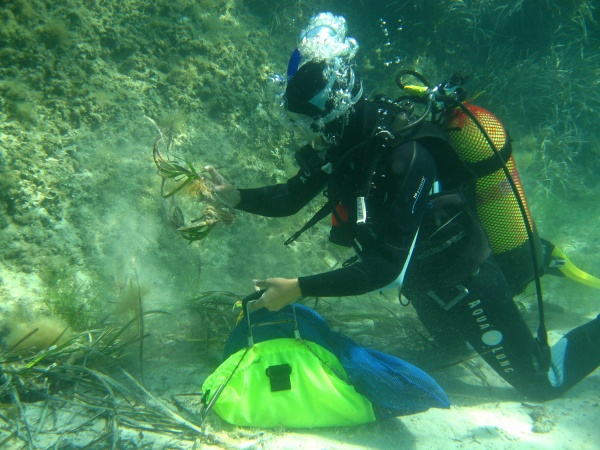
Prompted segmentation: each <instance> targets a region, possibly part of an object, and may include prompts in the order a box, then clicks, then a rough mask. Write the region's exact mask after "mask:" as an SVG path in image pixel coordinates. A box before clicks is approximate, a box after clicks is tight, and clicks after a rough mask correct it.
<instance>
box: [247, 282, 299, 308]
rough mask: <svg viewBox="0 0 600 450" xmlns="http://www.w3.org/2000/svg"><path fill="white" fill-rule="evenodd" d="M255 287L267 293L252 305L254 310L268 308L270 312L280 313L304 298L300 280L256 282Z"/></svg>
mask: <svg viewBox="0 0 600 450" xmlns="http://www.w3.org/2000/svg"><path fill="white" fill-rule="evenodd" d="M254 285H255V286H256V287H257V288H258V289H266V291H265V293H264V294H263V295H262V296H261V297H260V298H259V299H258V300H256V302H254V304H253V305H252V306H253V307H254V309H260V308H267V309H268V310H269V311H279V310H280V309H281V308H283V307H284V306H286V305H289V304H291V303H294V301H295V300H296V299H297V298H298V297H300V296H302V293H301V292H300V285H299V284H298V278H267V279H266V280H254Z"/></svg>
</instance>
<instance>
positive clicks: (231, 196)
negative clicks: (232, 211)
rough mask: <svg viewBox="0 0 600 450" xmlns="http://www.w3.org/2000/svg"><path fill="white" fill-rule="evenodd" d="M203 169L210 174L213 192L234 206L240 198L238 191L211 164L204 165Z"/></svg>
mask: <svg viewBox="0 0 600 450" xmlns="http://www.w3.org/2000/svg"><path fill="white" fill-rule="evenodd" d="M204 170H206V171H207V172H208V173H209V175H210V178H211V181H212V182H213V184H214V192H215V194H217V195H218V196H219V198H220V199H221V200H223V201H224V202H225V203H227V204H228V205H229V206H231V207H232V208H235V207H236V206H237V205H238V203H239V202H240V200H241V196H240V191H238V190H237V189H236V188H235V187H233V184H231V183H230V182H229V181H227V180H226V179H225V178H224V177H223V175H221V174H220V173H219V172H217V169H215V168H214V167H213V166H205V167H204Z"/></svg>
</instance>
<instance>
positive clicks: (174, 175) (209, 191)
mask: <svg viewBox="0 0 600 450" xmlns="http://www.w3.org/2000/svg"><path fill="white" fill-rule="evenodd" d="M147 119H148V120H150V121H151V122H152V123H153V124H154V126H155V127H156V129H157V130H158V137H157V138H156V140H155V141H154V146H153V152H152V153H153V158H154V164H155V165H156V168H157V169H158V174H159V175H160V177H161V178H162V180H161V187H160V194H161V196H162V198H163V199H173V198H174V196H175V194H178V193H184V192H185V193H187V194H188V196H190V197H191V198H192V200H193V201H194V204H193V205H192V207H193V208H194V209H196V208H199V209H203V210H202V215H201V216H200V217H199V218H197V219H192V220H191V221H190V223H186V220H185V215H184V213H183V210H182V208H181V207H180V206H179V205H178V204H175V203H173V204H172V205H171V206H170V207H165V210H166V211H167V217H168V219H169V221H170V222H172V223H173V224H174V225H175V226H176V227H177V229H178V230H179V231H180V232H181V235H182V236H183V238H184V239H187V240H188V241H190V243H191V242H194V241H199V240H201V239H204V238H206V237H207V236H208V234H209V233H210V232H211V230H212V229H213V228H214V227H215V226H216V225H217V224H218V223H224V224H230V223H232V222H233V219H234V215H233V211H232V209H231V207H229V206H228V205H226V204H225V203H224V202H222V201H221V200H220V199H219V197H218V196H216V195H215V194H214V192H213V185H212V183H211V182H210V180H208V179H207V178H206V177H205V176H204V175H202V173H203V172H204V170H202V171H200V172H199V171H197V170H196V168H195V167H194V166H193V165H192V164H191V163H190V162H188V161H181V162H179V161H177V160H173V159H171V158H169V156H168V153H169V150H170V148H171V144H172V142H173V139H172V134H171V131H169V135H168V137H167V138H165V136H164V134H163V132H162V130H161V129H160V128H159V127H158V125H157V124H156V122H154V120H152V119H150V118H149V117H147ZM161 147H162V148H163V149H164V152H163V151H161ZM165 155H167V156H165ZM199 204H202V206H200V205H199Z"/></svg>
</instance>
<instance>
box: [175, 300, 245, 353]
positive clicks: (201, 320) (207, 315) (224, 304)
mask: <svg viewBox="0 0 600 450" xmlns="http://www.w3.org/2000/svg"><path fill="white" fill-rule="evenodd" d="M241 300H242V296H240V295H237V294H234V293H232V292H226V291H206V292H201V293H199V294H198V295H197V296H196V297H194V298H193V299H191V300H189V301H188V302H187V307H188V309H189V310H190V311H191V312H192V313H193V314H194V315H195V318H194V324H195V326H194V330H192V333H193V339H195V340H198V341H202V342H204V343H205V344H206V345H209V344H217V345H218V344H222V343H223V342H225V340H226V339H227V337H228V336H229V335H230V334H231V331H232V330H233V329H234V328H235V325H236V318H237V317H238V316H239V313H240V312H241ZM236 305H240V307H239V309H237V308H236ZM198 333H202V335H200V334H198Z"/></svg>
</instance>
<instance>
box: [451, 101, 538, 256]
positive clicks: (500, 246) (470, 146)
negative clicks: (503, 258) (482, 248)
mask: <svg viewBox="0 0 600 450" xmlns="http://www.w3.org/2000/svg"><path fill="white" fill-rule="evenodd" d="M469 109H470V110H471V111H472V112H473V113H474V114H475V116H476V117H477V118H478V119H479V121H480V122H481V124H482V125H483V127H484V128H485V130H486V131H487V133H488V134H489V135H490V138H491V139H492V142H493V143H494V145H495V146H496V148H497V149H498V150H500V149H501V148H502V147H503V146H504V143H505V142H506V132H505V131H504V127H503V126H502V124H501V123H500V121H499V120H498V119H497V118H496V117H495V116H494V115H493V114H491V113H490V112H488V111H486V110H484V109H482V108H479V107H477V106H473V105H469ZM448 127H449V128H451V130H450V131H449V134H450V138H451V140H452V143H453V144H454V146H455V147H456V150H457V152H458V155H459V157H460V158H461V160H463V161H464V162H467V163H474V162H478V161H481V160H484V159H487V158H489V157H491V156H494V151H493V150H492V149H491V148H490V145H489V144H488V142H487V140H486V139H485V137H484V136H483V134H482V133H481V131H480V130H479V128H477V126H476V125H475V124H474V123H473V121H472V120H471V118H470V117H469V116H467V115H466V114H465V113H463V112H462V111H460V110H457V111H456V112H455V114H454V115H453V116H452V118H451V119H450V121H449V123H448ZM454 128H458V130H452V129H454ZM506 166H507V167H508V170H509V172H510V174H511V177H512V179H513V181H514V183H515V185H516V187H517V191H518V192H519V197H520V198H521V201H522V202H523V205H524V206H525V211H526V213H527V218H528V220H529V224H530V225H531V227H532V228H533V226H534V225H533V220H532V218H531V213H530V211H529V207H528V206H527V201H526V199H525V193H524V192H523V186H522V185H521V179H520V177H519V173H518V172H517V168H516V166H515V162H514V159H513V158H512V156H511V157H510V159H509V160H508V161H507V163H506ZM475 191H476V194H477V215H478V216H479V218H480V220H481V222H482V224H483V226H484V228H485V229H486V231H487V233H488V236H489V238H490V242H491V245H492V252H493V253H503V252H506V251H508V250H512V249H514V248H516V247H518V246H520V245H522V244H523V243H524V242H526V241H527V230H526V228H525V224H524V223H523V217H522V215H521V211H520V209H519V204H518V203H517V199H516V198H515V196H514V194H513V192H512V190H511V188H510V184H509V182H508V180H507V179H506V176H505V174H504V171H503V170H502V169H498V170H497V171H496V172H494V173H492V174H490V175H487V176H485V177H481V178H479V179H477V182H476V185H475Z"/></svg>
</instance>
